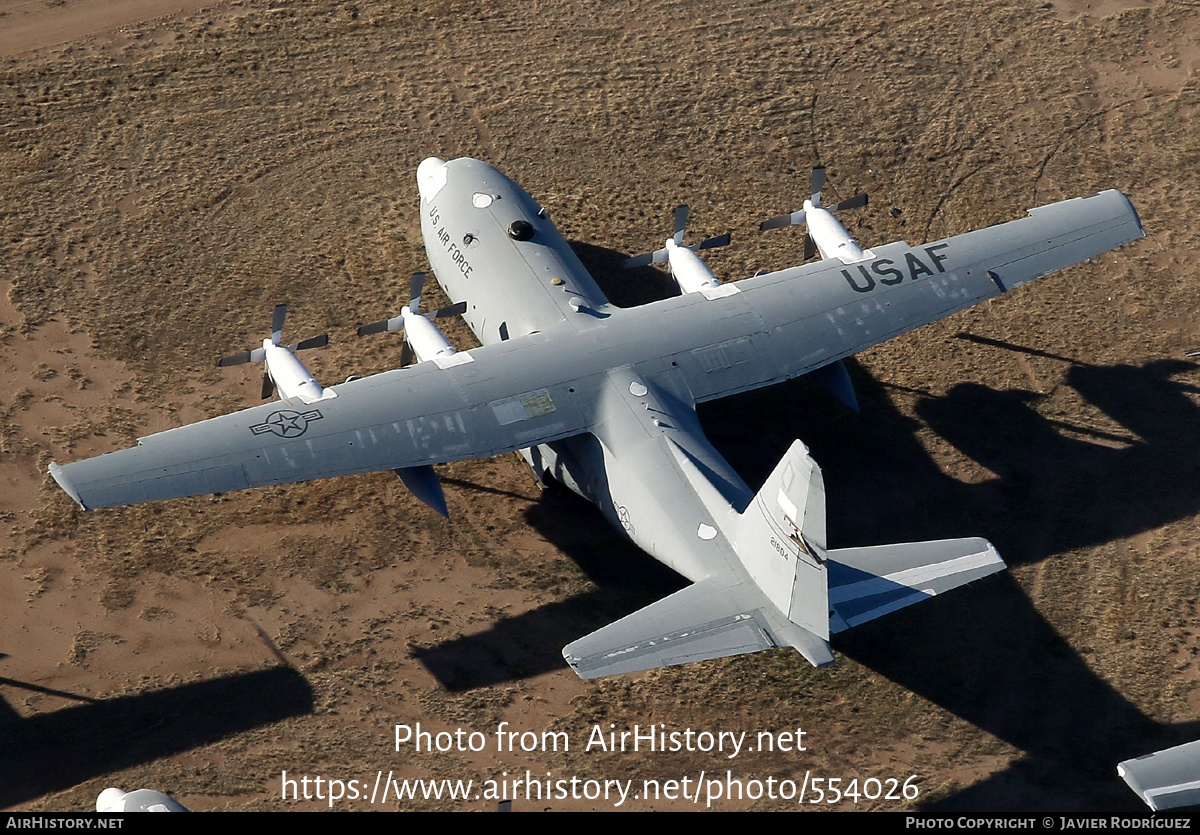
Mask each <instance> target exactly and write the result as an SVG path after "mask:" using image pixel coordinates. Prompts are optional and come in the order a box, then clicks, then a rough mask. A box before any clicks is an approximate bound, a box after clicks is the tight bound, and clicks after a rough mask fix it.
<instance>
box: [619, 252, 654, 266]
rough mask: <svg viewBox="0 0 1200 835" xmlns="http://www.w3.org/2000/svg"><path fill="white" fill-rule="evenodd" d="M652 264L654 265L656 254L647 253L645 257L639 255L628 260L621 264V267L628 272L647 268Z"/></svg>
mask: <svg viewBox="0 0 1200 835" xmlns="http://www.w3.org/2000/svg"><path fill="white" fill-rule="evenodd" d="M652 263H654V253H653V252H647V253H646V254H645V255H638V256H637V257H636V258H626V259H625V260H624V261H622V262H621V266H622V267H624V268H625V269H627V270H631V269H633V268H634V267H645V266H648V265H649V264H652Z"/></svg>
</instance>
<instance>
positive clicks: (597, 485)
mask: <svg viewBox="0 0 1200 835" xmlns="http://www.w3.org/2000/svg"><path fill="white" fill-rule="evenodd" d="M446 173H447V176H446V181H445V184H444V185H443V186H442V187H441V188H440V189H439V190H438V191H437V193H436V194H434V195H433V196H432V199H431V200H428V201H426V200H422V202H421V227H422V233H423V235H424V239H425V248H426V252H427V253H428V256H429V262H430V264H431V266H432V267H433V271H434V273H435V274H436V275H437V278H438V281H439V283H440V284H441V285H442V288H443V289H444V290H445V291H446V294H447V295H448V296H449V297H450V298H451V299H452V300H453V301H466V302H467V311H466V312H465V313H464V314H463V317H464V318H465V319H466V321H467V323H468V324H469V325H470V327H471V329H472V330H473V331H474V332H475V335H476V336H477V337H478V338H479V340H480V342H482V343H483V344H485V345H488V344H491V343H495V342H499V341H502V340H504V339H512V338H517V337H521V336H524V335H526V334H531V333H535V332H540V331H542V330H544V329H548V328H554V331H555V334H556V335H557V336H558V337H559V339H560V340H561V341H560V342H559V343H557V344H558V347H559V349H560V350H561V352H562V356H563V357H564V358H567V357H571V358H573V359H577V358H578V357H580V356H583V355H587V354H596V353H603V354H604V355H605V356H606V357H611V355H612V352H613V351H614V349H616V350H618V351H619V350H620V343H617V344H615V345H614V343H613V341H612V335H613V333H614V332H619V331H620V330H622V329H620V328H616V329H614V328H613V327H612V326H613V325H615V324H618V322H619V320H620V319H621V317H622V315H623V314H625V313H626V311H623V310H622V309H620V308H617V307H614V306H613V305H612V304H610V303H609V301H608V299H607V298H605V296H604V294H603V292H602V291H601V290H600V288H599V287H598V286H597V285H596V283H595V281H594V280H593V279H592V277H591V275H589V273H588V271H587V269H586V268H585V267H584V266H583V264H582V263H581V262H580V260H579V258H578V257H577V256H576V255H575V253H574V251H573V250H572V249H571V247H570V245H569V244H568V243H567V241H566V240H565V239H564V238H563V236H562V235H561V233H559V231H558V229H557V228H556V227H555V226H554V224H553V222H552V221H551V220H550V218H549V216H548V215H547V214H546V212H545V211H544V210H543V209H542V208H541V207H540V206H539V205H538V204H537V203H536V202H535V201H534V200H533V199H532V198H531V197H530V196H529V195H528V194H527V193H526V192H525V191H524V190H523V189H522V188H521V187H520V186H518V185H517V184H516V183H514V182H513V181H512V180H510V179H509V178H508V177H506V176H504V175H503V174H501V173H500V172H499V171H497V170H496V169H495V168H493V167H492V166H490V165H487V164H486V163H483V162H480V161H478V160H472V159H459V160H454V161H452V162H450V163H449V164H448V166H447V171H446ZM479 195H484V196H483V197H480V196H479ZM480 203H484V204H486V205H484V206H482V207H480V206H479V205H478V204H480ZM514 222H515V223H518V224H520V223H521V222H524V223H527V224H529V227H521V226H520V225H518V227H517V229H516V230H515V232H514V231H513V224H514ZM525 236H528V237H527V239H524V240H522V239H521V238H523V237H525ZM643 326H644V325H643ZM564 330H565V331H567V332H568V333H571V334H573V335H572V336H571V337H569V338H568V339H566V340H562V335H563V332H564ZM625 344H626V345H628V348H629V358H628V360H627V362H628V364H627V365H623V366H619V367H616V368H614V367H612V365H611V364H610V362H611V360H606V361H605V362H603V363H601V365H602V366H603V368H604V369H605V370H604V371H600V372H599V373H596V374H594V375H592V376H590V377H587V378H582V379H578V380H577V381H576V383H575V385H574V386H573V388H575V389H576V390H577V391H576V392H574V393H576V394H579V395H582V396H581V397H580V398H579V402H580V403H581V404H582V405H583V408H585V409H588V410H590V411H591V414H590V415H589V417H590V418H593V421H592V422H593V430H592V431H591V432H588V433H585V434H582V435H579V436H576V437H572V438H567V439H564V440H561V441H555V442H552V443H549V444H541V445H538V446H535V447H532V448H529V449H526V450H522V454H523V455H524V457H525V459H526V460H527V461H528V462H529V464H530V466H531V467H533V469H534V472H535V473H536V474H537V475H538V477H539V478H544V477H545V476H546V475H549V476H552V477H553V478H554V479H555V480H557V481H558V482H560V483H561V484H563V485H564V486H566V487H568V488H569V489H571V490H572V491H573V492H575V493H578V494H579V495H580V496H582V497H584V498H585V499H587V500H589V501H591V502H592V503H594V504H595V505H596V506H597V507H598V508H599V509H600V511H601V513H603V515H604V516H605V518H606V519H608V521H609V522H610V523H611V524H613V525H614V526H616V527H617V528H618V529H620V530H622V531H624V532H625V534H626V535H627V536H628V537H629V538H630V539H631V540H632V541H633V542H634V543H635V544H637V545H638V547H640V548H642V549H643V550H644V551H646V552H647V553H649V554H650V555H651V556H653V557H655V559H657V560H659V561H660V562H663V563H665V564H666V565H668V566H670V567H671V568H673V569H674V570H676V571H678V572H679V573H680V574H682V575H684V576H685V577H687V578H688V579H690V580H692V581H698V580H701V579H703V578H704V577H706V576H708V575H709V574H711V573H712V572H713V570H714V568H715V567H716V566H718V565H723V564H726V563H728V562H729V561H730V560H732V562H733V563H736V562H737V559H736V555H735V553H734V550H733V548H732V545H731V544H730V542H729V540H728V539H727V538H726V536H725V535H724V534H723V533H721V532H720V527H721V521H722V520H719V519H716V520H714V518H713V515H712V514H711V513H710V512H708V511H707V510H706V508H705V506H704V504H703V502H702V501H701V499H700V497H699V496H698V495H697V492H696V488H695V487H693V486H691V485H689V483H688V481H687V479H686V477H685V476H684V474H682V473H681V472H680V469H679V467H678V465H677V463H676V459H675V456H674V455H673V454H672V452H671V449H670V447H669V445H668V444H669V442H671V443H674V444H676V445H678V447H679V448H681V449H682V450H685V451H686V453H687V454H689V455H690V456H691V457H692V458H694V459H695V460H696V461H698V462H701V464H702V466H703V468H706V469H707V470H708V471H709V472H710V473H711V475H712V483H713V484H714V486H716V487H717V489H718V490H719V492H720V493H721V494H722V495H723V496H724V498H725V500H726V501H727V502H728V504H729V505H730V506H731V507H732V506H736V507H737V509H741V507H744V506H745V504H747V503H748V502H749V501H750V499H751V497H752V495H753V494H752V492H751V491H750V489H749V488H748V487H747V486H746V484H745V483H744V482H743V481H742V479H741V478H740V477H739V476H738V475H737V473H736V472H735V471H734V470H733V468H732V467H730V466H729V464H728V463H727V462H726V461H725V460H724V458H722V457H721V455H720V454H719V453H718V452H717V451H716V450H715V449H714V448H713V447H712V445H711V444H710V443H709V441H708V439H707V438H706V437H705V436H704V433H703V432H702V431H701V428H700V425H699V422H698V420H697V418H696V412H695V400H694V398H693V396H692V393H691V391H690V390H689V388H688V385H687V383H686V381H685V380H684V379H683V375H682V374H681V373H679V372H678V371H677V370H676V371H675V372H673V371H672V368H673V366H672V363H671V361H670V359H669V358H663V357H658V356H649V357H648V356H646V355H645V353H644V351H643V350H639V346H637V345H636V344H630V343H625ZM677 347H679V346H677ZM689 347H690V348H694V347H696V346H689ZM675 368H676V369H677V366H675ZM702 526H703V529H702Z"/></svg>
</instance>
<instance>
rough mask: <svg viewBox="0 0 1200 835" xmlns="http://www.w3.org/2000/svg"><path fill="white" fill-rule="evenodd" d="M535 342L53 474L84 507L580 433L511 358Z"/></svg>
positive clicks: (564, 404) (554, 393) (186, 433)
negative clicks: (517, 349)
mask: <svg viewBox="0 0 1200 835" xmlns="http://www.w3.org/2000/svg"><path fill="white" fill-rule="evenodd" d="M533 341H535V340H534V339H533V338H531V337H524V338H522V339H520V340H512V341H510V342H505V343H501V344H498V345H493V346H487V347H484V348H478V349H476V350H474V351H471V352H464V353H461V354H455V355H454V357H451V358H447V359H446V360H445V362H444V365H445V366H446V367H441V366H439V364H438V363H437V362H426V363H421V364H419V365H416V366H412V367H410V368H405V369H400V370H396V371H389V372H386V373H383V374H377V375H375V376H373V377H367V378H364V379H360V380H354V381H352V382H349V383H346V384H344V385H341V386H336V387H333V388H332V389H331V390H332V391H334V392H336V394H337V396H336V397H333V398H330V399H328V400H322V401H320V402H317V403H312V404H305V403H301V402H299V401H286V400H285V401H276V402H274V403H269V404H266V405H263V406H257V407H255V408H253V409H246V410H244V411H241V412H235V413H233V414H229V415H224V416H222V417H217V418H213V419H211V420H205V421H201V422H200V423H194V424H191V425H190V426H181V427H179V428H178V429H171V430H168V431H166V432H160V433H158V434H155V435H150V436H148V437H145V438H141V439H140V440H139V441H138V445H137V446H136V447H133V448H131V449H125V450H120V451H118V452H110V453H108V454H106V455H100V456H98V457H96V458H91V459H88V460H86V461H79V462H76V463H74V464H67V465H65V466H59V465H58V464H51V465H50V473H51V475H53V476H54V479H55V481H57V482H58V484H59V486H61V487H62V488H63V489H64V490H65V491H66V492H67V493H68V494H70V496H71V498H73V499H74V500H75V501H76V502H78V503H79V505H80V506H81V507H83V508H85V509H89V508H95V507H111V506H113V505H123V504H136V503H139V502H147V501H156V500H159V499H171V498H179V497H182V496H197V495H202V494H205V493H218V492H224V491H228V490H242V489H245V488H247V487H260V486H264V485H268V484H282V483H285V482H292V481H308V480H311V479H316V478H328V477H331V476H337V475H349V474H351V473H365V472H376V471H380V470H390V469H402V468H410V467H419V466H423V465H428V464H433V463H441V462H446V461H458V460H463V459H467V458H481V457H484V456H488V455H497V454H499V453H502V452H511V451H514V450H517V449H520V448H522V447H526V446H529V445H530V444H531V443H542V442H545V441H549V440H554V439H558V438H564V437H567V436H570V435H576V434H578V433H579V432H581V431H582V430H583V429H584V428H586V423H585V421H584V418H583V416H582V415H581V413H580V412H579V410H578V409H577V408H576V407H575V405H574V402H573V400H572V399H571V397H570V396H569V393H568V392H567V391H566V390H565V389H566V388H567V386H566V385H546V382H545V381H546V380H547V379H548V378H547V377H545V376H541V377H540V379H539V376H538V372H539V371H541V370H544V369H542V368H540V367H539V365H540V364H539V363H537V362H533V363H530V364H527V365H525V366H523V367H520V368H516V367H515V366H516V364H515V363H513V362H511V361H510V358H509V357H508V355H509V354H510V353H511V352H512V351H513V350H514V348H515V347H517V346H518V344H519V343H528V342H533ZM533 353H534V355H535V356H541V355H544V354H545V353H546V352H545V351H541V352H539V351H536V350H534V351H533ZM526 383H528V385H526ZM539 383H541V385H540V386H539ZM514 392H515V394H514Z"/></svg>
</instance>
